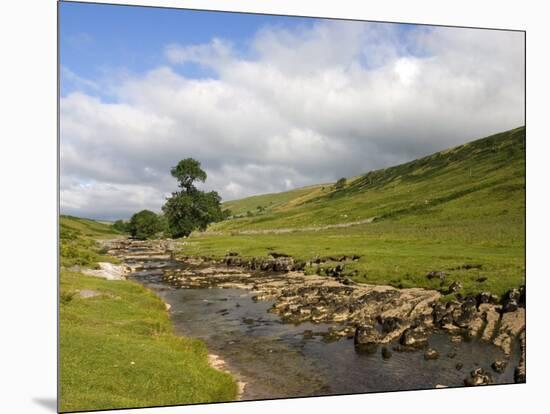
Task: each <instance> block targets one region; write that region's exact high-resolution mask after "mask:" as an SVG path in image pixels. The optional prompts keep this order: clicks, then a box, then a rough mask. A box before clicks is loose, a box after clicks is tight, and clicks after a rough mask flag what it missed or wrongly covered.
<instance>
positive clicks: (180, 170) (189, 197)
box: [162, 158, 227, 238]
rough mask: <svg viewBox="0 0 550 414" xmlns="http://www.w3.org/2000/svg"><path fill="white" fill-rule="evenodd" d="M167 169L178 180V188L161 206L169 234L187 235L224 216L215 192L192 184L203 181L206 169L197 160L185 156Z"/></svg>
mask: <svg viewBox="0 0 550 414" xmlns="http://www.w3.org/2000/svg"><path fill="white" fill-rule="evenodd" d="M170 173H171V174H172V176H173V177H174V178H176V179H177V180H178V186H179V188H180V191H176V192H174V193H172V195H171V196H170V197H168V198H167V199H166V204H164V206H163V207H162V211H163V212H164V216H165V217H166V221H167V222H168V231H169V233H170V235H171V236H172V237H174V238H177V237H182V236H189V235H190V234H191V232H192V231H193V230H196V229H199V230H206V227H207V226H208V224H210V223H213V222H215V221H220V220H223V219H224V218H225V214H224V213H223V212H222V210H221V206H220V202H221V197H220V196H219V195H218V193H217V192H215V191H210V192H208V193H207V192H204V191H200V190H199V189H197V187H195V184H194V183H195V182H196V181H200V182H205V181H206V172H204V170H202V168H201V164H200V162H198V161H197V160H194V159H193V158H186V159H184V160H181V161H180V162H179V163H178V165H176V166H175V167H174V168H172V169H171V170H170ZM226 214H227V213H226Z"/></svg>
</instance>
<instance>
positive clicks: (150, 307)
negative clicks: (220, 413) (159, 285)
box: [59, 217, 237, 411]
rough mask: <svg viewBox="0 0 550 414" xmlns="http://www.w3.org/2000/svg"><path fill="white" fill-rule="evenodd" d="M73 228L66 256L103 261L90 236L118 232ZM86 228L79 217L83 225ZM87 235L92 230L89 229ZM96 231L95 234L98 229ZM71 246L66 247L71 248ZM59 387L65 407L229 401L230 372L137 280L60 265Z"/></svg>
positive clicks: (67, 223)
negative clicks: (179, 329) (177, 330)
mask: <svg viewBox="0 0 550 414" xmlns="http://www.w3.org/2000/svg"><path fill="white" fill-rule="evenodd" d="M74 221H75V219H74V218H67V217H63V218H62V219H61V229H62V231H63V229H66V228H68V227H72V229H71V231H73V232H75V233H73V234H71V236H70V238H68V239H67V238H65V239H63V238H62V246H61V247H62V249H61V251H62V253H63V251H64V250H63V247H67V246H69V245H70V246H73V247H74V246H75V245H77V246H78V250H77V252H78V253H74V251H73V253H72V255H71V256H70V257H69V258H67V257H63V256H62V263H63V260H68V262H70V263H73V262H75V261H76V262H80V263H86V264H91V263H92V262H93V260H97V259H98V258H102V256H101V252H99V251H98V248H97V247H95V245H94V244H93V243H89V241H90V237H92V236H96V235H97V234H101V235H103V236H104V237H113V236H118V234H116V233H115V232H110V228H109V227H108V226H105V225H101V224H99V228H98V227H97V225H98V223H94V224H90V226H91V227H93V228H94V230H90V226H86V228H87V230H83V229H81V228H80V229H78V228H77V229H75V228H74V226H72V224H74V223H73V222H74ZM77 224H79V225H82V221H81V220H80V219H79V222H78V223H77ZM85 232H87V233H85ZM94 232H95V233H94ZM65 251H66V249H65ZM59 316H60V319H59V321H60V332H59V333H60V351H61V352H60V386H61V399H60V409H61V410H62V411H80V410H91V409H106V408H123V407H144V406H151V405H171V404H190V403H201V402H214V401H229V400H233V399H234V398H235V396H236V392H237V390H236V384H235V381H234V380H233V379H232V377H231V376H230V375H228V374H226V373H222V372H220V371H217V370H215V369H213V368H211V367H210V366H209V364H208V360H207V349H206V347H205V345H204V344H203V343H202V342H201V341H198V340H195V339H191V338H182V337H178V336H175V335H174V334H173V332H172V325H171V322H170V320H169V317H168V313H167V312H166V309H165V306H164V304H163V302H162V301H161V300H160V299H159V298H158V297H156V296H155V295H154V294H153V293H151V292H149V291H148V290H147V289H145V288H144V287H142V286H141V285H139V284H137V283H134V282H132V281H107V280H104V279H100V278H95V277H89V276H85V275H83V274H81V273H78V272H72V271H69V270H66V269H62V271H61V277H60V311H59Z"/></svg>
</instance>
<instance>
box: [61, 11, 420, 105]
mask: <svg viewBox="0 0 550 414" xmlns="http://www.w3.org/2000/svg"><path fill="white" fill-rule="evenodd" d="M320 20H326V19H314V18H304V17H293V16H271V15H260V14H245V13H220V12H208V11H195V10H185V9H163V8H152V7H139V6H118V5H105V4H86V3H72V2H61V3H60V46H61V49H60V50H61V53H60V55H61V65H62V66H63V67H64V68H65V69H67V70H69V71H70V72H72V73H74V74H76V75H77V76H79V77H80V78H83V79H87V80H94V79H101V78H103V77H104V76H105V74H106V73H109V72H111V73H112V72H120V73H125V72H129V73H132V74H142V73H145V72H146V71H148V70H151V69H153V68H155V67H157V66H159V65H161V64H167V63H168V62H167V61H166V58H165V56H164V52H163V49H164V47H165V46H166V45H168V44H172V43H179V44H190V45H194V44H204V43H208V42H209V41H210V40H211V39H213V38H221V39H226V40H229V41H230V42H231V43H232V45H233V46H234V48H235V50H236V51H238V52H239V53H240V54H241V55H242V56H244V57H248V58H253V57H252V56H249V43H250V39H251V38H253V36H254V34H255V33H257V32H258V30H260V29H261V28H263V27H267V26H269V27H277V28H282V29H284V28H288V29H296V28H304V29H307V28H310V27H311V26H312V25H313V24H315V23H316V22H318V21H320ZM393 26H395V28H396V31H397V32H398V33H399V34H400V36H401V37H402V44H403V46H404V47H405V49H406V50H407V51H408V52H409V53H410V54H414V55H422V54H423V53H424V52H423V51H422V50H419V49H415V48H414V45H412V44H411V45H407V42H406V37H407V35H408V34H409V33H411V32H412V31H415V30H416V31H418V30H424V31H425V30H429V28H427V27H426V26H418V25H407V24H395V25H393ZM176 70H177V72H178V73H181V74H182V75H184V76H186V77H188V78H204V77H212V78H215V77H216V73H214V72H212V71H211V70H208V68H205V67H201V66H200V65H196V64H193V63H187V64H185V65H182V66H180V67H177V68H176ZM63 75H64V74H63V73H62V80H61V94H62V95H63V96H65V95H67V94H68V93H70V92H72V91H74V90H78V89H79V87H78V86H79V85H75V84H74V82H72V81H71V79H70V78H67V77H66V76H63ZM95 93H97V94H99V95H102V91H101V90H99V91H96V92H95ZM102 97H103V98H104V99H106V100H110V99H111V98H112V97H110V96H107V95H102Z"/></svg>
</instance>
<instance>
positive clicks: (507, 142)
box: [212, 128, 525, 231]
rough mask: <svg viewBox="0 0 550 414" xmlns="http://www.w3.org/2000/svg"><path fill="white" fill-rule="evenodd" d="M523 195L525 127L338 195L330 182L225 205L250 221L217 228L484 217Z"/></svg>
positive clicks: (518, 203) (371, 177)
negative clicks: (420, 217)
mask: <svg viewBox="0 0 550 414" xmlns="http://www.w3.org/2000/svg"><path fill="white" fill-rule="evenodd" d="M524 194H525V129H524V128H517V129H514V130H512V131H508V132H504V133H501V134H497V135H493V136H490V137H487V138H483V139H480V140H477V141H473V142H470V143H468V144H465V145H461V146H459V147H456V148H452V149H449V150H447V151H442V152H438V153H435V154H433V155H430V156H427V157H424V158H420V159H417V160H414V161H411V162H408V163H406V164H402V165H398V166H395V167H390V168H386V169H381V170H377V171H371V172H369V173H368V174H365V175H364V176H362V177H355V178H354V179H352V180H348V185H347V186H346V187H345V188H343V189H341V190H335V189H334V187H333V185H332V184H325V185H317V186H310V187H304V188H300V189H297V190H293V191H288V192H283V193H278V194H267V195H261V196H254V197H249V198H245V199H242V200H237V201H230V202H227V203H224V207H225V208H229V209H231V210H232V212H233V213H234V214H242V213H246V212H247V211H250V212H251V213H252V216H251V217H250V216H248V217H244V218H239V219H235V220H230V221H224V222H222V223H219V224H218V225H216V226H213V227H212V230H218V231H219V230H222V231H223V230H239V229H247V230H250V229H275V228H283V227H292V228H301V227H311V226H323V225H327V224H335V223H345V222H356V221H361V220H365V219H368V218H371V217H377V219H387V218H390V217H400V218H404V217H407V216H411V215H413V216H418V215H423V214H424V215H425V214H430V215H432V213H438V212H443V211H444V212H445V213H448V214H450V213H452V215H453V216H454V215H458V216H460V217H463V216H465V215H466V216H468V217H470V218H471V217H473V216H476V217H482V216H483V215H486V214H487V212H489V214H490V215H492V214H494V213H495V211H497V212H502V210H510V208H509V207H512V206H510V205H509V204H508V203H509V202H514V203H515V204H514V206H515V207H519V208H522V206H523V208H524V197H523V196H522V195H524ZM477 201H481V202H482V203H481V204H477ZM503 205H506V206H504V207H503ZM258 207H262V208H261V209H258ZM462 207H468V211H467V212H465V211H463V210H462ZM261 210H263V211H261ZM430 220H432V218H430Z"/></svg>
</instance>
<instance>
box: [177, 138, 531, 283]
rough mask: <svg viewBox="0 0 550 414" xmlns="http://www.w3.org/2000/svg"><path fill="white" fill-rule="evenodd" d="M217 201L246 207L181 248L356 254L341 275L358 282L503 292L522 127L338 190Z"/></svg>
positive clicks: (519, 204)
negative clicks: (436, 274)
mask: <svg viewBox="0 0 550 414" xmlns="http://www.w3.org/2000/svg"><path fill="white" fill-rule="evenodd" d="M258 206H263V207H264V208H262V209H258V208H257V207H258ZM225 207H228V208H233V209H234V211H233V213H234V215H235V213H242V212H243V211H245V210H246V211H251V213H249V214H247V216H245V217H241V218H233V219H230V220H226V221H223V222H220V223H217V224H215V225H213V226H211V227H210V228H209V230H208V232H206V233H203V234H200V235H199V234H196V235H193V236H192V238H191V239H190V244H189V245H188V247H186V249H185V250H186V252H187V253H192V254H195V253H196V254H201V255H211V256H215V257H218V256H223V255H224V254H225V253H226V252H227V251H235V252H238V253H240V254H241V255H243V256H265V255H267V254H269V252H271V251H277V252H284V253H287V254H290V255H292V256H294V257H295V258H296V259H301V260H311V259H313V258H315V257H328V256H334V255H345V254H346V255H350V254H356V255H359V256H361V258H360V260H358V261H356V262H353V263H349V264H347V265H346V270H345V271H346V272H348V273H349V275H350V276H352V277H353V278H354V279H355V280H357V281H361V282H370V283H389V284H392V285H396V286H423V287H431V288H440V289H442V290H444V289H445V288H446V286H447V285H448V284H450V283H451V282H452V281H455V280H458V281H460V282H461V283H462V284H463V285H464V290H465V291H466V292H477V291H482V290H490V291H492V292H494V293H503V292H504V291H505V290H506V289H508V288H510V287H514V286H517V285H520V284H521V283H523V278H524V272H525V260H524V255H525V128H524V127H521V128H517V129H514V130H511V131H507V132H503V133H500V134H496V135H493V136H490V137H487V138H483V139H479V140H476V141H472V142H470V143H468V144H465V145H461V146H459V147H456V148H452V149H449V150H446V151H442V152H438V153H436V154H433V155H430V156H427V157H423V158H420V159H417V160H414V161H411V162H408V163H405V164H402V165H398V166H395V167H391V168H386V169H382V170H377V171H371V172H369V173H367V174H365V175H363V176H361V177H355V178H354V179H352V180H348V184H347V185H346V187H344V188H343V189H340V190H336V189H334V186H333V185H332V184H325V185H321V186H312V187H307V188H302V189H298V190H294V191H291V192H285V193H280V194H269V195H263V196H257V197H251V198H247V199H244V200H240V201H232V202H230V203H226V204H225ZM254 209H255V210H254ZM262 210H263V211H262ZM346 223H348V224H349V227H338V226H343V225H346ZM357 223H360V224H357ZM361 223H362V224H361ZM327 226H328V227H327ZM312 228H314V229H312ZM313 230H316V231H313ZM471 264H474V265H476V266H473V267H472V266H469V265H471ZM309 270H310V271H315V272H318V271H319V269H315V268H312V269H309ZM437 270H439V271H445V272H446V273H447V274H448V277H447V278H446V281H445V285H444V286H439V281H437V282H436V281H434V280H428V279H427V278H426V274H427V273H428V272H430V271H437Z"/></svg>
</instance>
